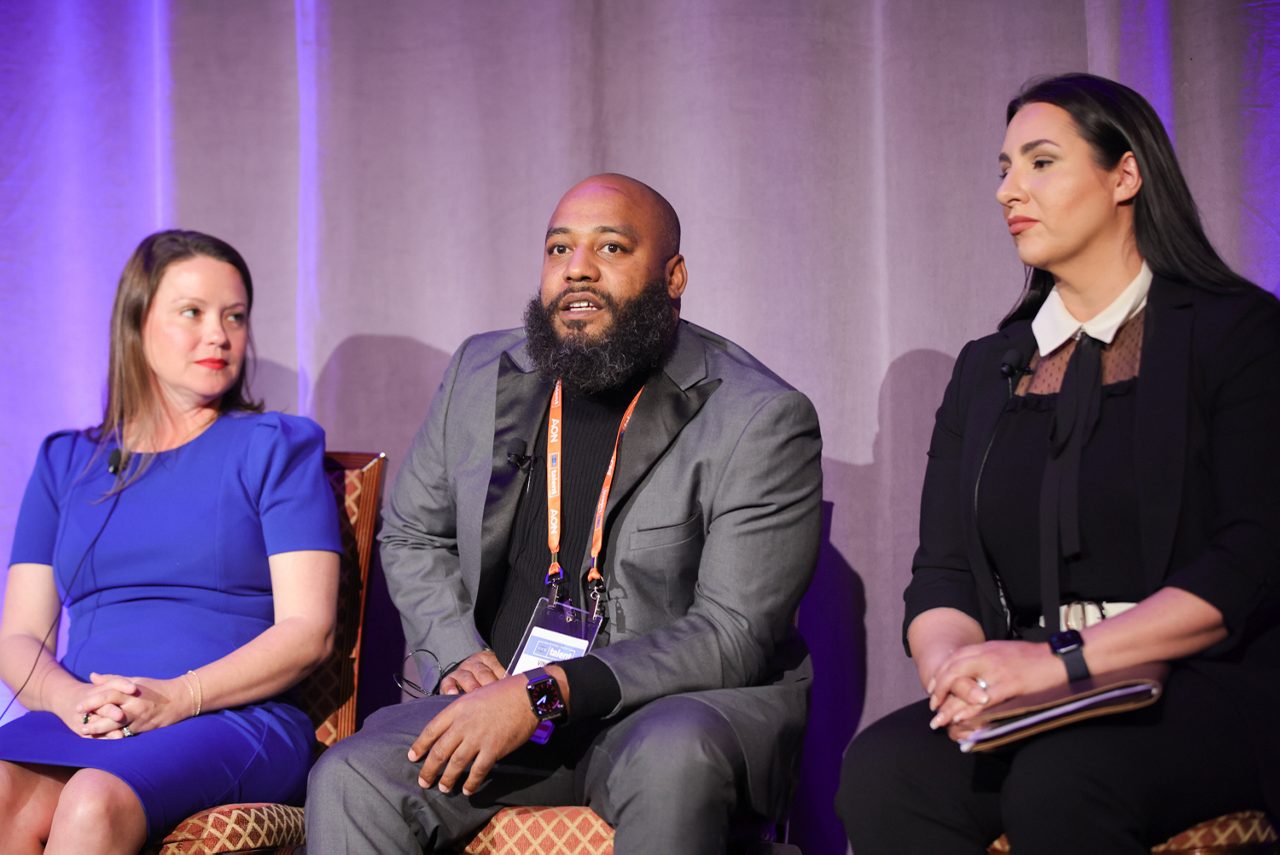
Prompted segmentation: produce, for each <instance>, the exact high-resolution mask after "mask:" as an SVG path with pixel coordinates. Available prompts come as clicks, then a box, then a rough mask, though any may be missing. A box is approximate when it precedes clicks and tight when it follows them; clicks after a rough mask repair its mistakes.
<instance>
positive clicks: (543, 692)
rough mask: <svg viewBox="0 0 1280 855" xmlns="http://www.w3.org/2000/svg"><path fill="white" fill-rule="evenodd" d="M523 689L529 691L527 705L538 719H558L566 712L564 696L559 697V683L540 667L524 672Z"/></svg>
mask: <svg viewBox="0 0 1280 855" xmlns="http://www.w3.org/2000/svg"><path fill="white" fill-rule="evenodd" d="M525 678H526V679H528V681H529V682H527V683H525V687H524V689H525V691H526V692H528V693H529V707H530V709H532V710H533V714H534V715H536V716H537V717H538V721H559V720H560V719H562V718H564V717H565V714H566V713H567V712H568V710H567V709H565V705H564V698H562V697H560V685H559V684H558V683H556V678H555V677H552V676H551V675H550V674H548V673H547V672H546V671H545V670H543V669H542V668H534V669H532V670H530V671H526V672H525Z"/></svg>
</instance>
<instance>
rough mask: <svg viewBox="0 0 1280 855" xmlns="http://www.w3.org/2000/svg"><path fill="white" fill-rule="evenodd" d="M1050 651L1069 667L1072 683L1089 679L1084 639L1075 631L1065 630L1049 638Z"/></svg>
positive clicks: (1068, 674) (1068, 676)
mask: <svg viewBox="0 0 1280 855" xmlns="http://www.w3.org/2000/svg"><path fill="white" fill-rule="evenodd" d="M1049 649H1050V650H1052V651H1053V652H1054V653H1056V654H1057V655H1058V658H1059V659H1061V660H1062V664H1064V665H1066V666H1067V679H1068V680H1070V681H1071V682H1072V683H1074V682H1076V681H1077V680H1087V679H1089V666H1088V665H1086V664H1085V661H1084V637H1083V636H1082V635H1080V633H1079V632H1077V631H1076V630H1074V629H1064V630H1063V631H1062V632H1055V633H1054V634H1053V635H1051V636H1049Z"/></svg>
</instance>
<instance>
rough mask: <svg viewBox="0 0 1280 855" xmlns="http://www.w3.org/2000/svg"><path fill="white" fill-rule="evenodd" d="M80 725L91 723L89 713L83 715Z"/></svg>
mask: <svg viewBox="0 0 1280 855" xmlns="http://www.w3.org/2000/svg"><path fill="white" fill-rule="evenodd" d="M80 723H81V724H88V723H89V714H88V713H85V714H84V715H82V716H81V717H80Z"/></svg>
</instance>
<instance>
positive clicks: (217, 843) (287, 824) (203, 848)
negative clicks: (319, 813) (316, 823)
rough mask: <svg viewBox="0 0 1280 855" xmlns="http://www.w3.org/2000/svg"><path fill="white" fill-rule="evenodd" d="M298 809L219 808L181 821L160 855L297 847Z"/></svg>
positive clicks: (299, 838) (267, 805)
mask: <svg viewBox="0 0 1280 855" xmlns="http://www.w3.org/2000/svg"><path fill="white" fill-rule="evenodd" d="M302 817H303V814H302V808H299V807H291V806H289V805H277V804H270V803H256V804H240V805H222V806H221V807H216V808H210V809H209V810H206V811H201V812H200V813H197V814H194V815H193V816H190V817H188V818H187V819H185V820H183V821H182V823H180V824H179V825H178V827H177V828H175V829H174V830H173V831H172V832H170V834H169V835H168V836H167V837H165V839H164V840H163V841H161V843H160V850H159V852H160V855H212V853H216V852H239V851H240V850H243V849H265V848H270V847H278V846H301V845H302V843H303V841H304V840H305V839H306V834H305V832H304V831H303V828H304V825H303V820H302Z"/></svg>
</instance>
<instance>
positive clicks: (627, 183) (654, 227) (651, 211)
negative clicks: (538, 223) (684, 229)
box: [547, 172, 680, 260]
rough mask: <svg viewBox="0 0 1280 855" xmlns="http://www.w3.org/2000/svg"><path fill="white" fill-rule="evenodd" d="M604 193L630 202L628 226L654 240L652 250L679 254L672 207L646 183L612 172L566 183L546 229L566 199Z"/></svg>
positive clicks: (676, 219) (661, 254)
mask: <svg viewBox="0 0 1280 855" xmlns="http://www.w3.org/2000/svg"><path fill="white" fill-rule="evenodd" d="M608 194H617V195H619V196H622V197H623V198H625V199H626V200H627V201H628V202H629V203H630V204H629V205H628V206H627V210H628V212H629V213H630V215H631V217H632V218H633V219H634V220H635V222H634V223H633V224H632V226H633V228H635V229H638V230H639V231H640V234H639V235H637V236H638V237H639V238H640V239H647V240H651V241H653V242H654V254H655V255H656V256H657V257H659V258H661V259H664V260H665V259H669V258H672V257H673V256H676V255H679V254H680V218H679V217H678V216H677V215H676V209H675V208H673V207H671V203H670V202H668V201H667V200H666V198H664V197H663V195H662V194H661V193H659V192H658V191H657V190H654V189H653V188H652V187H650V186H649V185H648V184H645V183H644V182H643V181H637V180H636V179H634V178H632V177H631V176H629V175H620V174H618V173H616V172H605V173H601V174H600V175H592V176H591V177H590V178H584V179H583V180H581V181H579V182H578V183H577V184H575V185H573V186H572V187H570V188H569V190H568V192H566V193H565V194H564V195H563V196H561V197H560V202H559V204H558V205H556V213H554V214H552V215H551V223H550V225H549V227H548V232H547V233H548V234H550V233H551V230H552V229H554V228H555V227H556V219H557V217H556V214H558V213H559V212H560V211H561V209H562V208H564V206H565V204H566V203H567V202H571V201H574V200H580V199H582V198H583V197H589V196H593V195H594V196H607V195H608Z"/></svg>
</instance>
